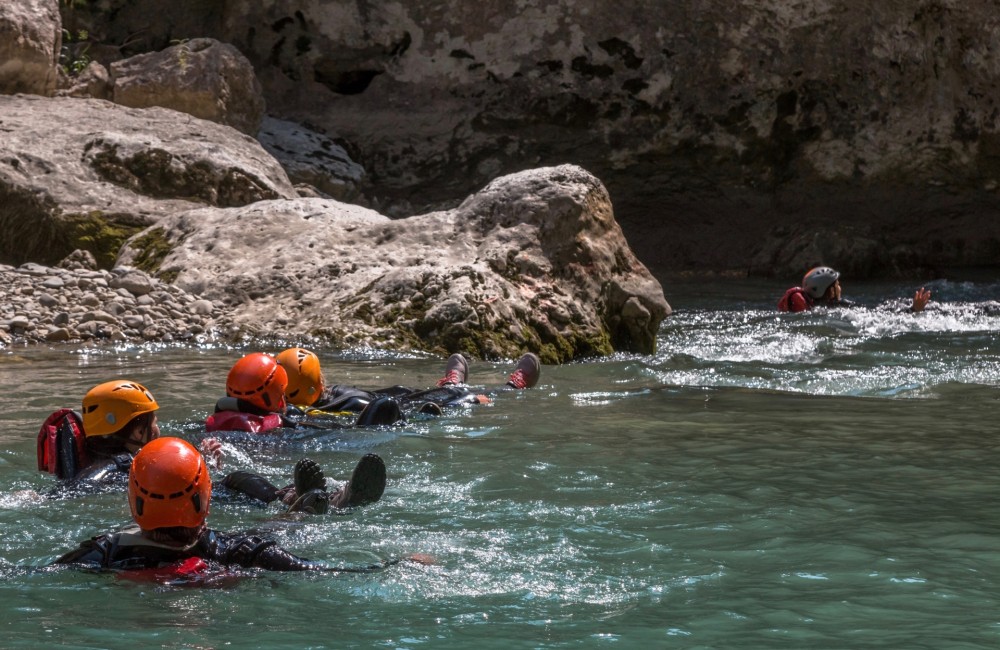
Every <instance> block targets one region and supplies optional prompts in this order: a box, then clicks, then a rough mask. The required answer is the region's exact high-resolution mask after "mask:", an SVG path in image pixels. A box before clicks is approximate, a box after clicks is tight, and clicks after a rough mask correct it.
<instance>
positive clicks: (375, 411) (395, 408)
mask: <svg viewBox="0 0 1000 650" xmlns="http://www.w3.org/2000/svg"><path fill="white" fill-rule="evenodd" d="M405 421H406V418H404V417H403V411H402V410H401V409H400V408H399V403H398V402H396V400H394V399H392V398H391V397H386V396H380V397H376V398H375V399H373V400H372V401H371V402H369V404H368V406H366V407H365V410H363V411H361V415H359V416H358V419H357V421H356V422H355V424H356V425H357V426H359V427H364V426H378V425H386V424H395V423H396V422H405Z"/></svg>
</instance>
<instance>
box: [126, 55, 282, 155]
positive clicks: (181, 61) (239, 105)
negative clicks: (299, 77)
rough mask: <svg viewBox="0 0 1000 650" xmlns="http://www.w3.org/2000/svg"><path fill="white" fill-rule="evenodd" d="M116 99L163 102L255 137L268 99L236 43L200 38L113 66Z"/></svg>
mask: <svg viewBox="0 0 1000 650" xmlns="http://www.w3.org/2000/svg"><path fill="white" fill-rule="evenodd" d="M111 77H112V81H111V83H112V85H113V87H114V90H113V92H114V102H115V103H116V104H122V105H123V106H131V107H133V108H146V107H149V106H162V107H164V108H172V109H174V110H176V111H181V112H182V113H188V114H190V115H194V116H195V117H200V118H202V119H204V120H211V121H212V122H218V123H219V124H227V125H229V126H231V127H233V128H235V129H237V130H239V131H242V132H243V133H246V134H247V135H251V136H254V135H256V134H257V131H258V130H259V129H260V124H261V120H262V119H263V118H264V98H263V95H262V90H261V85H260V82H259V81H257V77H256V75H255V74H254V70H253V66H252V65H250V62H249V61H248V60H247V58H246V57H245V56H243V55H242V54H240V51H239V50H237V49H236V48H235V47H233V46H232V45H228V44H226V43H220V42H218V41H216V40H213V39H210V38H196V39H192V40H190V41H185V42H183V43H179V44H177V45H173V46H171V47H168V48H166V49H165V50H163V51H160V52H151V53H148V54H140V55H138V56H133V57H129V58H127V59H123V60H121V61H116V62H114V63H112V64H111Z"/></svg>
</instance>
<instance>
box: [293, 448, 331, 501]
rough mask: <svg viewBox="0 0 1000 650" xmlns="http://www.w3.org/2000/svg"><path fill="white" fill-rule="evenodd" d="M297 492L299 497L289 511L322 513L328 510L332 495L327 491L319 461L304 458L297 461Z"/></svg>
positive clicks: (294, 477)
mask: <svg viewBox="0 0 1000 650" xmlns="http://www.w3.org/2000/svg"><path fill="white" fill-rule="evenodd" d="M292 476H293V480H294V484H295V494H296V496H297V498H296V499H295V501H294V502H293V503H292V505H291V506H289V508H288V512H308V513H310V514H314V515H321V514H323V513H324V512H326V511H327V508H329V504H330V495H329V494H327V492H326V478H325V477H324V476H323V469H322V468H321V467H320V466H319V464H318V463H316V462H315V461H313V460H311V459H309V458H303V459H301V460H299V462H297V463H295V470H294V472H293V475H292Z"/></svg>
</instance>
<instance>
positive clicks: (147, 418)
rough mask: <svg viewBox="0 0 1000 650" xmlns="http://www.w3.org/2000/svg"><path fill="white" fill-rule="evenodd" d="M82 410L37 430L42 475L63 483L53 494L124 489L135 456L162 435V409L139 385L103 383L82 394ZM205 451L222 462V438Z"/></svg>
mask: <svg viewBox="0 0 1000 650" xmlns="http://www.w3.org/2000/svg"><path fill="white" fill-rule="evenodd" d="M82 406H83V408H82V410H81V412H80V413H78V412H76V411H73V410H72V409H68V408H64V409H60V410H58V411H56V412H54V413H52V414H51V415H50V416H49V417H48V418H47V419H46V420H45V422H44V423H43V424H42V427H41V429H40V430H39V432H38V439H37V457H38V469H39V471H43V472H49V473H51V474H54V475H55V476H56V477H57V478H59V479H62V483H61V484H60V485H59V486H58V487H57V488H56V490H55V491H54V492H53V493H52V496H59V495H65V494H70V493H75V492H94V491H99V490H102V489H107V488H119V489H124V487H125V480H126V476H127V475H128V471H129V468H130V467H131V463H132V458H133V456H134V454H135V453H136V452H137V451H139V450H140V449H141V448H142V447H143V446H144V445H146V444H147V443H149V442H151V441H153V440H156V439H157V438H158V437H159V435H160V427H159V425H158V424H157V419H156V411H157V410H158V409H159V408H160V406H159V404H157V402H156V400H155V399H154V398H153V395H152V393H150V392H149V390H147V389H146V387H145V386H143V385H142V384H140V383H138V382H135V381H130V380H127V379H115V380H112V381H107V382H104V383H102V384H99V385H97V386H95V387H93V388H91V389H90V390H89V391H87V394H86V395H84V396H83V404H82ZM202 450H203V452H204V453H206V454H208V455H209V456H210V457H211V458H212V459H213V461H214V462H215V463H216V464H220V463H221V461H222V455H223V452H222V445H221V443H219V441H218V440H215V439H213V438H209V439H206V440H204V441H203V442H202Z"/></svg>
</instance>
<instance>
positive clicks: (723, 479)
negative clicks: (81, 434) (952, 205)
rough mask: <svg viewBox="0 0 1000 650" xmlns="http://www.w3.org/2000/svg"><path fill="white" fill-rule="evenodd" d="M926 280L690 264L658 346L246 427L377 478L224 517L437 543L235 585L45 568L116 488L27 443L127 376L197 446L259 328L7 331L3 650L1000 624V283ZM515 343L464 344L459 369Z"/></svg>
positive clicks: (618, 643)
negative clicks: (103, 489)
mask: <svg viewBox="0 0 1000 650" xmlns="http://www.w3.org/2000/svg"><path fill="white" fill-rule="evenodd" d="M929 286H930V288H931V289H932V290H933V291H934V298H935V301H936V302H938V304H937V306H936V308H934V309H933V310H932V311H929V312H928V313H924V314H920V315H912V314H908V313H905V312H903V311H901V309H899V307H900V306H901V305H902V303H899V304H888V303H887V301H889V300H890V299H892V298H899V297H902V296H903V294H904V293H906V291H902V292H901V291H900V289H899V287H888V286H876V285H870V286H865V287H854V289H855V291H854V292H852V291H851V287H848V290H847V291H846V294H847V295H848V297H851V298H855V299H858V300H859V301H860V302H861V303H862V304H863V305H868V306H867V307H857V308H852V309H837V310H831V311H825V312H815V313H811V314H785V315H779V314H777V313H775V312H774V311H773V305H774V303H775V302H776V301H777V298H778V297H779V296H780V293H781V290H783V289H784V287H775V286H773V284H772V285H768V284H764V283H730V282H720V283H717V284H712V285H707V284H686V285H676V286H672V287H670V289H671V291H670V294H669V295H670V298H671V303H672V305H673V307H674V308H675V309H676V313H675V314H674V315H673V316H672V317H670V318H668V319H667V321H666V322H665V323H664V325H663V327H662V328H661V332H660V337H659V346H658V352H657V354H655V355H651V356H636V355H621V356H617V357H614V358H611V359H605V360H600V361H592V362H580V363H575V364H568V365H564V366H558V367H551V366H547V367H545V368H544V369H543V374H542V379H541V382H540V384H539V386H538V387H536V388H534V389H532V390H528V391H523V392H502V393H499V394H498V396H497V399H496V400H495V402H494V403H493V404H492V405H490V406H480V407H474V408H470V409H464V410H456V411H451V412H448V413H446V414H445V416H443V417H440V418H433V419H419V420H418V419H412V420H411V421H410V422H409V423H408V424H407V425H405V426H400V427H394V428H389V429H379V430H366V431H358V430H355V431H311V432H308V433H296V434H294V435H288V436H284V437H282V436H264V437H262V438H261V439H260V440H255V441H252V443H248V442H247V440H246V439H234V440H231V441H229V442H227V443H226V451H227V453H228V457H227V466H226V468H225V469H226V470H231V469H240V468H245V469H254V470H256V471H259V472H262V473H264V474H266V475H267V476H269V477H270V478H271V479H272V480H273V481H274V482H276V483H281V484H284V483H286V482H288V481H289V480H290V473H291V467H292V465H293V464H294V462H295V460H296V459H298V458H300V457H301V456H303V455H308V456H310V457H312V458H315V459H316V460H318V461H320V462H321V464H322V465H323V466H324V467H325V468H326V470H327V474H328V476H332V477H335V478H339V479H345V478H346V477H347V475H348V474H349V472H350V469H351V468H352V467H353V465H354V463H355V462H356V461H357V459H358V458H359V457H360V456H361V455H362V454H364V453H366V452H369V451H374V452H376V453H378V454H380V455H381V456H383V458H385V460H386V463H387V465H388V468H389V485H388V489H387V491H386V494H385V496H384V498H383V500H382V501H381V502H379V503H377V504H375V505H372V506H369V507H366V508H363V509H360V510H357V511H354V512H351V513H350V514H347V515H346V516H335V515H327V516H320V517H308V518H304V519H291V520H289V519H283V518H280V517H278V515H279V512H278V510H277V509H274V508H272V509H264V508H258V507H254V506H252V505H249V504H246V503H233V502H225V503H224V502H216V503H215V504H214V505H213V509H212V514H211V517H210V522H211V523H212V525H213V527H215V528H220V529H224V530H234V529H241V528H248V527H254V526H267V527H269V528H270V529H272V530H273V532H274V535H275V536H276V537H277V539H278V540H279V541H280V543H281V544H282V545H284V546H286V547H288V548H289V549H291V550H293V551H294V552H297V553H299V554H301V555H304V556H307V557H311V558H319V559H329V560H330V561H331V562H332V563H335V564H362V563H368V562H371V561H373V560H377V559H382V558H389V557H395V556H399V555H402V554H405V553H409V552H423V553H430V554H432V555H434V556H436V557H437V558H438V562H439V563H438V564H437V565H436V566H430V567H425V566H418V565H401V566H397V567H394V568H390V569H389V570H387V571H385V572H382V573H378V574H372V575H340V576H306V575H288V574H274V573H270V574H262V575H259V576H255V577H248V578H244V579H242V580H241V581H239V582H238V583H237V584H235V585H228V586H226V587H224V588H219V589H183V588H174V587H160V586H154V585H149V584H138V583H129V582H121V581H116V580H115V579H114V578H113V577H111V576H108V575H102V574H91V573H84V572H80V571H75V570H57V571H36V570H31V569H29V568H28V567H32V566H40V565H44V564H46V563H48V562H50V561H51V560H52V559H54V558H55V557H56V556H57V555H58V554H59V553H60V552H62V551H63V550H66V549H68V548H71V547H73V546H75V545H76V544H77V542H78V541H79V540H83V539H86V538H87V537H89V536H91V535H94V534H97V533H99V532H102V531H105V530H110V529H113V528H115V527H117V526H120V525H122V524H124V523H126V522H127V521H128V508H127V505H126V503H125V499H124V497H123V496H122V495H99V496H94V497H86V498H80V499H74V500H64V501H43V502H41V503H38V502H36V501H33V500H31V499H28V498H26V497H24V496H23V494H17V493H18V491H22V490H27V489H38V490H44V489H45V488H46V487H47V486H48V485H50V484H51V481H50V478H51V477H49V476H47V475H42V474H40V473H39V472H37V471H35V452H34V436H35V433H36V431H37V429H38V426H39V424H40V423H41V421H42V419H43V418H44V417H45V416H46V415H47V414H48V413H49V412H50V411H52V410H53V409H55V408H57V407H60V406H76V405H78V403H79V399H80V397H81V396H82V395H83V393H84V392H85V391H86V390H87V389H88V388H90V387H91V386H93V385H94V384H96V383H99V382H101V381H105V380H107V379H109V378H113V377H118V376H127V377H130V378H133V379H136V380H138V381H140V382H142V383H145V384H146V385H147V386H148V387H149V388H150V389H151V390H152V391H153V393H154V394H155V396H156V398H157V400H158V401H159V402H160V404H161V407H162V408H161V411H160V416H161V418H160V419H161V427H162V430H163V433H164V434H165V435H180V436H183V437H187V438H189V439H195V438H197V437H200V436H201V435H203V434H202V433H201V421H202V420H203V418H204V417H205V416H206V415H207V414H208V413H209V411H210V409H211V407H212V404H213V403H214V401H215V399H216V398H217V397H219V396H220V395H221V394H222V392H223V391H224V380H225V375H226V372H227V371H228V369H229V366H230V365H231V364H232V363H233V361H235V359H237V358H238V357H239V356H240V355H241V354H242V353H244V352H246V351H249V350H252V349H253V348H248V349H233V348H213V347H209V348H193V347H170V346H160V347H146V348H143V347H129V346H124V347H119V348H113V347H103V348H82V347H78V346H77V347H74V346H69V347H54V348H17V349H12V350H5V351H2V352H0V387H2V389H3V393H4V400H3V404H4V406H3V411H2V414H0V421H2V424H3V426H2V428H0V436H2V441H3V446H2V453H0V464H2V467H3V473H2V476H3V481H4V492H5V494H6V496H5V497H3V499H2V501H0V503H2V510H0V517H2V524H3V527H4V530H5V534H4V536H3V541H2V552H0V570H2V571H3V573H4V580H3V582H2V586H0V611H2V612H3V620H4V621H5V624H4V628H5V629H4V641H3V642H2V643H0V646H3V647H10V648H20V647H32V648H34V647H40V646H56V645H61V646H65V647H100V648H133V647H152V646H157V647H171V648H175V647H181V648H217V647H223V646H230V647H261V648H264V647H266V648H302V647H311V648H324V647H327V648H333V647H338V648H339V647H386V648H418V647H433V648H436V649H437V648H467V647H470V646H473V645H478V646H482V647H505V648H516V647H525V648H527V647H605V646H607V647H706V648H708V647H712V648H741V647H746V648H803V647H816V648H820V647H825V648H831V647H850V648H878V647H882V648H901V647H907V648H914V647H923V648H942V647H967V648H980V647H982V648H986V647H994V646H995V645H996V644H997V642H998V640H1000V614H998V613H997V612H998V611H1000V608H998V604H1000V586H998V584H997V582H996V580H995V576H996V575H998V574H1000V552H998V547H1000V542H998V540H1000V516H998V515H997V513H998V512H1000V475H998V472H997V467H1000V445H998V442H997V440H998V437H997V425H996V422H995V420H994V416H995V414H996V413H997V410H998V409H997V407H998V404H1000V337H998V331H1000V305H998V304H997V303H996V302H993V300H994V298H995V297H996V296H997V295H998V291H997V290H998V288H1000V286H998V285H997V284H994V283H990V282H982V281H980V282H965V283H963V282H937V283H933V284H931V285H929ZM907 291H909V292H911V293H912V289H907ZM319 352H320V356H321V359H322V360H323V364H324V370H325V374H326V376H327V378H328V380H329V381H332V382H338V383H353V384H356V385H358V386H361V387H372V386H383V385H387V384H394V383H402V384H408V385H413V386H428V385H431V384H432V383H433V382H434V381H435V380H436V379H437V378H438V377H439V376H440V375H441V372H442V369H443V363H444V360H443V359H439V358H436V357H429V356H426V355H401V354H387V353H379V352H374V351H352V352H346V353H345V352H338V351H324V350H319ZM510 365H511V364H510V363H506V364H505V363H488V362H478V363H474V364H473V366H472V372H471V377H470V383H475V384H481V385H485V386H498V385H500V384H502V383H503V381H504V379H505V377H506V374H507V373H508V372H509V370H510ZM219 477H221V474H219V475H217V477H216V478H219Z"/></svg>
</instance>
